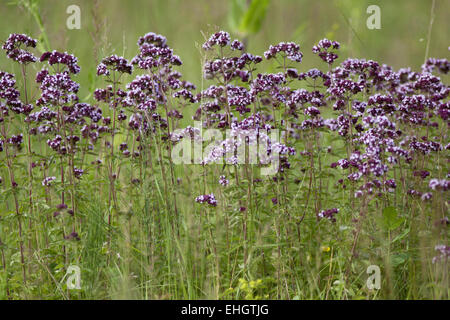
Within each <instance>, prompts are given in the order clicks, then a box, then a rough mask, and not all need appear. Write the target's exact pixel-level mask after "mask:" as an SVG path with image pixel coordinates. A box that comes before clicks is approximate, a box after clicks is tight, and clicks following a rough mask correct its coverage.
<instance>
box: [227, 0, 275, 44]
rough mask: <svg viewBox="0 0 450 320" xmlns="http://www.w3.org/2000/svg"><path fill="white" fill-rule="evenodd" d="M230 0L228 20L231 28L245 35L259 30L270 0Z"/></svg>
mask: <svg viewBox="0 0 450 320" xmlns="http://www.w3.org/2000/svg"><path fill="white" fill-rule="evenodd" d="M247 2H248V1H247V0H231V1H230V9H229V14H228V21H229V25H230V28H231V30H233V32H236V33H238V34H240V35H241V36H243V37H245V36H248V35H250V34H255V33H258V32H259V31H260V30H261V27H262V25H263V22H264V19H265V17H266V13H267V9H268V7H269V4H270V0H252V1H251V2H250V5H249V6H248V8H247Z"/></svg>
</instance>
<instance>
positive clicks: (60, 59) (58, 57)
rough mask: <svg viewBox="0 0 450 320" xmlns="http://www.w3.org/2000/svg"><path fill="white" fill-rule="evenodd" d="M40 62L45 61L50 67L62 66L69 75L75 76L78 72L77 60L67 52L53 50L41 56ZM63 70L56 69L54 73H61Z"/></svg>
mask: <svg viewBox="0 0 450 320" xmlns="http://www.w3.org/2000/svg"><path fill="white" fill-rule="evenodd" d="M40 61H41V62H44V61H47V62H48V64H49V65H50V66H54V65H64V66H65V67H67V70H68V71H69V72H70V73H73V74H77V73H79V72H80V67H79V66H78V59H77V58H76V57H75V56H74V55H71V54H69V53H67V52H64V53H62V52H58V51H55V50H53V51H52V52H49V51H48V52H45V53H43V54H42V56H41V59H40ZM62 71H63V70H62V69H60V68H59V67H57V69H56V72H58V73H59V72H62Z"/></svg>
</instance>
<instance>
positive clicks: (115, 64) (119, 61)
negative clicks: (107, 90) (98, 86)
mask: <svg viewBox="0 0 450 320" xmlns="http://www.w3.org/2000/svg"><path fill="white" fill-rule="evenodd" d="M111 70H112V71H117V72H120V73H128V74H131V73H132V72H133V65H131V64H130V63H128V60H127V59H125V58H123V57H119V56H117V55H112V56H109V57H107V58H104V59H103V60H102V61H101V63H100V64H99V65H98V67H97V75H106V76H107V75H109V74H110V71H111Z"/></svg>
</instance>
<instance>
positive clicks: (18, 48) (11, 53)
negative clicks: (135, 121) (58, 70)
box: [2, 33, 37, 64]
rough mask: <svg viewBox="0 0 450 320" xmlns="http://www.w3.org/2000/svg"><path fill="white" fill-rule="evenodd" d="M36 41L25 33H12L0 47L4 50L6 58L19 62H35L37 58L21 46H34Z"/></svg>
mask: <svg viewBox="0 0 450 320" xmlns="http://www.w3.org/2000/svg"><path fill="white" fill-rule="evenodd" d="M36 43H37V41H36V40H35V39H33V38H30V37H29V36H27V35H26V34H17V33H13V34H11V35H10V36H9V38H8V39H7V40H6V42H5V43H4V44H3V46H2V49H3V50H5V51H6V55H7V56H8V58H10V59H12V60H14V61H17V62H19V63H21V64H27V63H30V62H36V61H37V58H36V57H35V56H34V55H33V54H32V53H30V52H28V51H27V50H25V49H23V46H25V47H26V48H35V47H36Z"/></svg>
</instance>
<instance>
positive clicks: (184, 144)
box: [170, 121, 295, 175]
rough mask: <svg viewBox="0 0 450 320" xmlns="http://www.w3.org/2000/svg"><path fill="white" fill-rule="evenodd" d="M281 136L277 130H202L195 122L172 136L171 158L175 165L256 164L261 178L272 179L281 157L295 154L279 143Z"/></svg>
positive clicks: (198, 123) (199, 124)
mask: <svg viewBox="0 0 450 320" xmlns="http://www.w3.org/2000/svg"><path fill="white" fill-rule="evenodd" d="M284 134H285V133H284V132H281V133H280V131H279V130H278V129H267V130H265V129H252V128H245V129H243V128H236V127H235V128H231V129H227V130H226V131H225V132H224V131H222V130H219V129H202V126H201V122H198V121H196V122H195V125H194V127H190V126H189V127H187V128H184V129H178V130H176V131H174V132H173V133H172V134H171V136H170V139H171V140H172V142H173V143H174V146H173V148H172V151H171V158H172V161H173V163H174V164H201V165H208V164H231V165H237V164H252V165H253V164H256V165H261V175H274V174H276V173H277V172H278V170H279V168H280V158H281V156H289V155H294V154H295V150H294V149H293V148H290V147H287V146H286V145H284V144H283V143H281V142H280V141H281V140H282V139H283V137H284ZM205 144H206V145H205Z"/></svg>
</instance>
